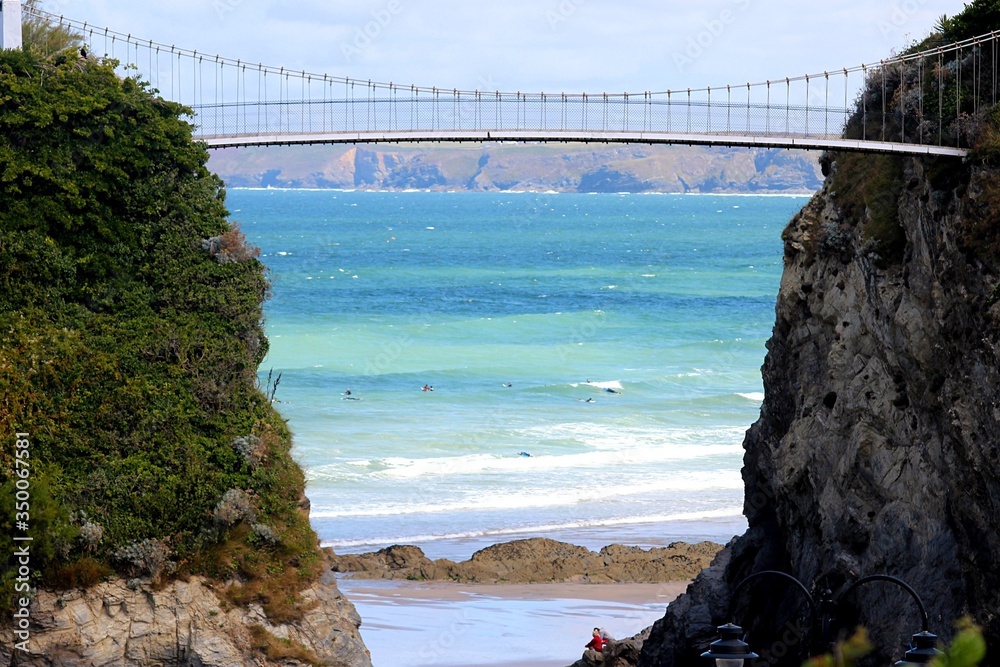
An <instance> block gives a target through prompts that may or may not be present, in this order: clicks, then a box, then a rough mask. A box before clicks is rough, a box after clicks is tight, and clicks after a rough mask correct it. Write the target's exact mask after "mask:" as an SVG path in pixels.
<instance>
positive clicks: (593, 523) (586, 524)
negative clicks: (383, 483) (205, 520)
mask: <svg viewBox="0 0 1000 667" xmlns="http://www.w3.org/2000/svg"><path fill="white" fill-rule="evenodd" d="M742 514H743V508H742V507H737V506H732V507H723V508H720V509H715V510H707V511H703V512H680V513H677V514H653V515H646V516H625V517H612V518H607V519H581V520H579V521H567V522H564V523H549V524H539V525H532V526H517V527H509V528H497V529H487V530H470V531H464V532H454V533H441V534H425V535H400V536H385V537H379V538H372V539H357V540H343V541H340V540H329V541H324V542H323V543H322V546H324V547H332V548H333V549H345V548H346V549H350V548H354V547H364V546H368V545H378V544H418V543H422V542H434V541H437V540H457V539H468V538H474V537H500V536H503V535H518V534H521V533H549V532H555V531H557V530H574V529H582V528H596V527H606V526H628V525H637V524H647V523H669V522H672V521H703V520H710V519H729V518H736V517H740V516H742Z"/></svg>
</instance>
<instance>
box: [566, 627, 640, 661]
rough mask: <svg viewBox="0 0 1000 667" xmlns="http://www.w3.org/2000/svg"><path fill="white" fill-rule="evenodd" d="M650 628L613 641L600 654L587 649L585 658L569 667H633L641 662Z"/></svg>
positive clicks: (584, 653) (584, 654)
mask: <svg viewBox="0 0 1000 667" xmlns="http://www.w3.org/2000/svg"><path fill="white" fill-rule="evenodd" d="M649 631H650V628H646V629H645V630H643V631H642V632H640V633H639V634H637V635H634V636H632V637H629V638H628V639H621V640H617V639H613V640H611V641H610V642H608V644H607V645H605V647H604V650H603V651H601V652H600V653H598V652H597V651H593V650H590V649H587V650H586V651H584V652H583V656H582V657H581V658H580V659H579V660H577V661H576V662H574V663H573V664H572V665H570V666H569V667H633V665H635V664H636V662H637V661H638V660H639V652H640V651H641V650H642V644H643V642H644V641H645V640H646V639H647V638H648V637H649Z"/></svg>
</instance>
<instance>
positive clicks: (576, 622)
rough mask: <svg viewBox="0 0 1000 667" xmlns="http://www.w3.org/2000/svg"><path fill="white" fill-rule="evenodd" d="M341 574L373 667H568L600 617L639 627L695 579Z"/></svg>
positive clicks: (612, 626) (604, 622)
mask: <svg viewBox="0 0 1000 667" xmlns="http://www.w3.org/2000/svg"><path fill="white" fill-rule="evenodd" d="M338 583H339V586H340V588H341V590H342V591H343V592H344V594H345V595H346V596H347V597H348V598H349V599H350V600H351V602H353V603H354V605H355V606H356V607H357V609H358V612H359V613H360V614H361V618H362V619H363V621H364V622H363V625H362V627H361V634H362V636H363V638H364V640H365V644H366V645H367V646H368V647H369V649H370V650H371V653H372V662H373V663H374V665H375V667H431V666H435V667H437V666H441V665H446V666H448V667H488V666H492V665H500V664H502V665H505V667H519V666H523V667H565V666H566V665H569V664H571V663H572V662H574V661H575V660H577V659H578V658H579V657H580V655H581V654H582V653H583V646H584V644H585V643H586V642H587V641H588V640H589V637H590V631H591V630H592V629H593V628H594V627H595V626H598V627H603V628H606V629H607V630H609V631H610V632H611V633H612V634H613V635H614V636H616V637H627V636H631V635H633V634H635V633H636V632H639V631H640V630H642V629H643V628H645V627H647V626H649V625H651V624H652V623H653V622H654V621H655V620H656V619H658V618H660V617H661V616H662V615H663V611H664V608H665V607H666V605H667V604H669V603H670V602H671V601H672V600H673V599H674V598H676V597H677V595H679V594H680V593H683V592H684V590H685V588H686V587H687V584H688V582H668V583H661V584H574V583H552V584H514V585H512V584H472V585H467V584H455V583H448V582H412V581H362V580H351V579H341V580H340V581H339V582H338ZM491 656H495V657H491Z"/></svg>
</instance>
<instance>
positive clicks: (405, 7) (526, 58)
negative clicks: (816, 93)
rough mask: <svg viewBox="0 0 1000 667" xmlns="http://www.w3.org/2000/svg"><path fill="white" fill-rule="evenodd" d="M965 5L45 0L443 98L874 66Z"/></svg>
mask: <svg viewBox="0 0 1000 667" xmlns="http://www.w3.org/2000/svg"><path fill="white" fill-rule="evenodd" d="M962 6H963V3H962V2H961V0H889V1H886V0H832V1H829V2H817V1H816V0H811V1H809V2H806V1H805V0H504V1H503V2H489V1H483V0H479V1H478V2H477V1H476V0H336V1H330V0H169V1H163V2H155V1H154V2H151V1H149V0H42V3H41V7H42V9H45V10H47V11H50V12H52V13H55V14H62V15H65V16H67V17H70V18H73V19H77V20H80V21H87V22H89V23H90V24H94V25H97V26H101V27H108V28H111V29H112V30H117V31H120V32H123V33H130V34H132V35H134V36H137V37H141V38H142V39H153V40H155V41H158V42H162V43H165V44H173V45H176V46H178V47H183V48H186V49H196V50H198V51H199V52H202V53H207V54H213V55H214V54H218V55H221V56H225V57H228V58H234V59H236V58H239V59H242V60H245V61H253V62H258V63H263V64H265V65H273V66H275V67H278V66H283V67H286V68H289V69H292V70H303V69H304V70H307V71H309V72H313V73H323V74H330V75H334V76H350V77H355V78H359V79H371V80H375V81H383V82H393V83H400V84H416V85H418V86H438V87H440V88H460V89H480V90H503V91H518V90H520V91H525V92H605V91H606V92H642V91H646V90H666V89H668V88H669V89H673V90H678V89H684V88H688V87H691V88H701V87H705V86H713V87H715V86H723V85H726V84H733V85H737V84H741V83H747V82H754V83H756V82H758V81H764V80H768V79H771V80H774V79H779V78H784V77H786V76H798V75H802V74H815V73H820V72H823V71H828V70H830V71H832V70H834V69H838V68H843V67H850V66H854V65H860V64H861V63H871V62H877V61H878V60H879V59H881V58H885V57H887V56H889V55H891V54H892V53H893V52H895V51H900V50H902V49H903V48H905V47H906V46H908V45H909V44H910V43H912V42H913V41H914V40H917V39H920V38H923V37H924V36H926V35H927V34H928V33H929V32H930V31H931V29H932V28H933V26H934V24H935V22H936V21H937V19H938V17H940V16H941V15H942V14H948V15H953V14H956V13H958V12H959V11H961V10H962Z"/></svg>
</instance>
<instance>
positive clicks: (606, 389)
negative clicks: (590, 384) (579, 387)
mask: <svg viewBox="0 0 1000 667" xmlns="http://www.w3.org/2000/svg"><path fill="white" fill-rule="evenodd" d="M604 391H606V392H608V393H609V394H620V393H621V392H620V391H618V390H617V389H612V388H611V387H605V388H604Z"/></svg>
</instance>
